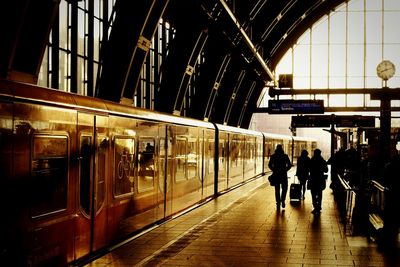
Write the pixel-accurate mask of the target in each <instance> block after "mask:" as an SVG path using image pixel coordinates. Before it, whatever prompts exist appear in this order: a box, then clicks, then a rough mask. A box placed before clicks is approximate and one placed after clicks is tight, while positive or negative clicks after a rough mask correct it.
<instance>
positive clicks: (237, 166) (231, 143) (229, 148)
mask: <svg viewBox="0 0 400 267" xmlns="http://www.w3.org/2000/svg"><path fill="white" fill-rule="evenodd" d="M216 127H217V129H218V170H219V171H218V183H217V184H218V191H223V190H227V189H229V188H232V187H234V186H236V185H238V184H240V183H242V182H245V181H247V180H248V179H250V178H253V177H256V176H260V175H262V170H263V167H262V164H263V162H262V157H263V152H262V149H263V145H262V144H263V135H262V133H260V132H256V131H251V130H246V129H240V128H235V127H231V126H226V125H217V126H216Z"/></svg>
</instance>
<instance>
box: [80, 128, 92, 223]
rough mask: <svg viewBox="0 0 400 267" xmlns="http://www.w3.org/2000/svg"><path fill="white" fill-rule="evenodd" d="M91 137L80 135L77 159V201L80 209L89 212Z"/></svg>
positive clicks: (87, 213)
mask: <svg viewBox="0 0 400 267" xmlns="http://www.w3.org/2000/svg"><path fill="white" fill-rule="evenodd" d="M91 155H92V137H91V136H81V140H80V161H79V202H80V206H81V209H82V211H83V212H84V213H85V214H86V215H89V214H90V180H91V179H90V177H91V170H92V167H91V166H92V164H91Z"/></svg>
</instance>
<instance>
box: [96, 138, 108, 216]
mask: <svg viewBox="0 0 400 267" xmlns="http://www.w3.org/2000/svg"><path fill="white" fill-rule="evenodd" d="M107 150H108V139H107V138H106V137H105V136H102V135H99V136H97V149H96V177H95V182H96V184H95V198H94V199H95V201H96V202H95V209H96V210H95V212H97V211H99V210H100V209H101V207H102V206H103V204H104V200H105V197H106V184H105V183H106V177H105V176H106V173H107V171H106V167H107V162H108V160H107Z"/></svg>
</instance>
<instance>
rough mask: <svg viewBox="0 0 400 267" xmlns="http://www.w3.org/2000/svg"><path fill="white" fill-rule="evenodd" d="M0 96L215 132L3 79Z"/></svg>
mask: <svg viewBox="0 0 400 267" xmlns="http://www.w3.org/2000/svg"><path fill="white" fill-rule="evenodd" d="M0 96H2V97H9V98H12V99H19V100H21V101H28V102H32V103H37V104H46V105H52V106H60V107H64V108H70V109H76V110H87V111H92V112H94V113H99V114H104V113H106V114H112V115H119V116H124V117H132V118H138V119H144V120H152V121H162V122H168V123H174V124H182V125H190V126H195V127H204V128H209V129H215V126H214V124H213V123H211V122H205V121H201V120H196V119H191V118H185V117H180V116H176V115H172V114H165V113H161V112H157V111H149V110H147V109H143V108H137V107H130V106H125V105H122V104H118V103H114V102H111V101H107V100H103V99H99V98H94V97H89V96H82V95H78V94H74V93H68V92H63V91H59V90H55V89H50V88H45V87H41V86H37V85H32V84H26V83H21V82H15V81H8V80H0Z"/></svg>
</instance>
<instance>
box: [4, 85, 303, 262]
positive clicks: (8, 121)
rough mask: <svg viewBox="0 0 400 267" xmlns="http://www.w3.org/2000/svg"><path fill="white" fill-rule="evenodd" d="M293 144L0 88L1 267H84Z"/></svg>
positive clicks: (53, 94) (256, 170)
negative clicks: (74, 266) (71, 266)
mask: <svg viewBox="0 0 400 267" xmlns="http://www.w3.org/2000/svg"><path fill="white" fill-rule="evenodd" d="M290 140H292V141H293V142H297V141H299V142H303V141H302V140H301V139H300V138H299V139H298V140H297V139H296V140H295V139H294V138H291V137H287V136H278V135H270V134H265V133H259V132H255V131H249V130H244V129H238V128H234V127H229V126H223V125H217V124H212V123H209V122H204V121H199V120H193V119H189V118H183V117H178V116H173V115H167V114H162V113H158V112H153V111H149V110H144V109H140V108H134V107H128V106H123V105H119V104H116V103H113V102H108V101H104V100H100V99H94V98H90V97H85V96H79V95H75V94H70V93H65V92H61V91H57V90H51V89H46V88H41V87H38V86H34V85H29V84H23V83H17V82H12V81H6V80H0V166H1V171H2V175H1V177H0V203H1V204H0V205H1V210H2V212H3V214H4V215H3V216H2V220H1V221H0V235H1V239H0V261H1V262H2V263H3V264H6V265H7V264H8V263H9V265H10V266H65V265H68V264H71V263H77V262H79V261H81V260H83V259H85V258H87V257H89V256H91V255H93V254H94V253H97V252H99V251H101V250H104V249H105V248H107V247H110V246H113V245H115V244H117V243H118V242H120V241H122V240H124V239H126V238H127V237H129V236H132V235H134V234H135V233H138V232H139V231H142V230H143V229H145V228H146V227H149V226H151V225H154V224H156V223H158V222H162V221H165V220H166V219H168V218H171V217H173V216H174V215H176V214H179V213H180V212H182V211H184V210H186V209H188V208H190V207H193V206H194V205H197V204H199V203H202V202H204V201H205V200H207V199H210V198H211V197H215V196H217V195H218V194H219V193H221V192H223V191H226V190H229V189H231V188H234V187H236V186H238V185H240V184H241V183H243V182H246V181H247V180H249V179H251V178H253V177H257V176H261V175H262V174H263V173H264V172H266V170H265V169H266V168H265V163H264V161H263V158H264V159H268V158H269V156H270V154H271V151H272V152H273V149H274V147H275V146H276V144H277V143H284V144H285V149H286V150H287V151H288V150H289V146H290V145H289V144H290ZM307 144H308V143H306V144H303V143H302V144H301V145H300V146H297V145H295V146H292V150H296V151H298V149H300V148H301V147H305V146H308V145H307Z"/></svg>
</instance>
